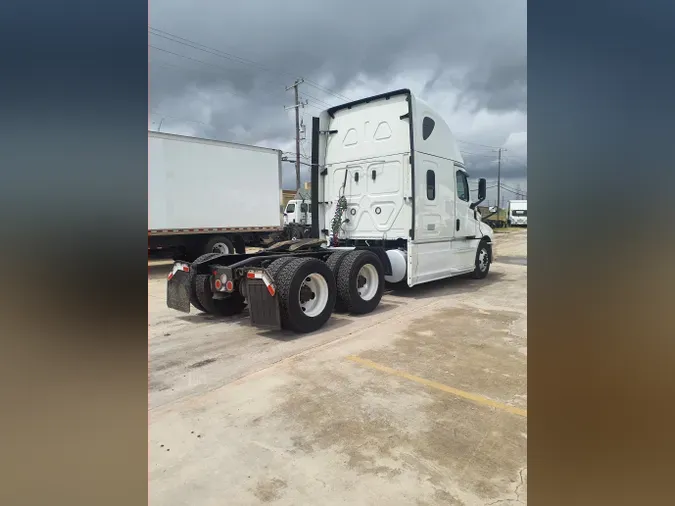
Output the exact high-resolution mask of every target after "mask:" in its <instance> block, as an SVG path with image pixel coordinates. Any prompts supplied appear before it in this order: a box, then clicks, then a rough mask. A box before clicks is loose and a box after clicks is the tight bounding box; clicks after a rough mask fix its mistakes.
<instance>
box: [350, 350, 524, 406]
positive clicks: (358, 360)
mask: <svg viewBox="0 0 675 506" xmlns="http://www.w3.org/2000/svg"><path fill="white" fill-rule="evenodd" d="M347 360H351V361H352V362H356V363H357V364H361V365H364V366H366V367H370V368H371V369H376V370H378V371H382V372H386V373H389V374H393V375H394V376H398V377H400V378H405V379H408V380H410V381H414V382H415V383H420V384H421V385H426V386H428V387H431V388H435V389H436V390H441V391H443V392H447V393H449V394H453V395H456V396H458V397H462V398H464V399H468V400H470V401H473V402H475V403H477V404H482V405H483V406H490V407H492V408H497V409H501V410H502V411H506V412H508V413H512V414H514V415H519V416H524V417H525V418H527V410H526V409H520V408H515V407H513V406H509V405H508V404H502V403H501V402H497V401H493V400H492V399H488V398H487V397H483V396H482V395H477V394H472V393H471V392H465V391H463V390H459V389H457V388H453V387H450V386H448V385H444V384H443V383H437V382H435V381H431V380H428V379H424V378H420V377H419V376H413V375H412V374H408V373H407V372H403V371H399V370H397V369H392V368H391V367H387V366H386V365H381V364H378V363H377V362H373V361H372V360H368V359H367V358H361V357H357V356H355V355H350V356H348V357H347Z"/></svg>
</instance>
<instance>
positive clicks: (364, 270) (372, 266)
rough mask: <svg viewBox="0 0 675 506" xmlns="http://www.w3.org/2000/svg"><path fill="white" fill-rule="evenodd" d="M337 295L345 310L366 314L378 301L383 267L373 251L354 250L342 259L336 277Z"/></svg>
mask: <svg viewBox="0 0 675 506" xmlns="http://www.w3.org/2000/svg"><path fill="white" fill-rule="evenodd" d="M337 288H338V297H339V298H340V300H341V302H342V304H344V305H345V307H346V308H347V311H349V312H350V313H354V314H366V313H370V312H371V311H373V310H374V309H375V308H376V307H377V305H378V304H379V303H380V299H381V298H382V291H383V290H384V269H383V267H382V262H381V261H380V259H379V258H378V257H377V255H376V254H375V253H373V252H372V251H367V250H355V251H351V252H349V253H348V254H347V256H346V257H345V259H344V260H343V261H342V265H341V266H340V270H339V272H338V277H337Z"/></svg>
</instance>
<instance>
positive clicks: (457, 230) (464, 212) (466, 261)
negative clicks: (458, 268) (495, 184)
mask: <svg viewBox="0 0 675 506" xmlns="http://www.w3.org/2000/svg"><path fill="white" fill-rule="evenodd" d="M455 178H456V189H457V198H456V199H455V223H454V239H455V240H454V245H455V249H456V252H457V254H458V255H459V260H460V264H461V265H462V266H466V267H469V266H471V265H473V263H474V261H475V258H474V255H475V244H476V227H477V221H476V219H475V218H474V215H473V209H471V208H470V207H469V205H470V202H471V196H470V194H469V182H468V181H467V177H466V172H464V170H462V169H457V170H456V171H455Z"/></svg>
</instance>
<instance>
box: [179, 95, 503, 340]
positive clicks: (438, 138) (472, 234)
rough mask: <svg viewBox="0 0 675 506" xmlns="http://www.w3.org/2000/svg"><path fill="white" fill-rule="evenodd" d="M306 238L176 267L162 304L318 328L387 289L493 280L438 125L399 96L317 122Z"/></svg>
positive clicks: (481, 190)
mask: <svg viewBox="0 0 675 506" xmlns="http://www.w3.org/2000/svg"><path fill="white" fill-rule="evenodd" d="M311 174H312V181H311V188H312V190H311V191H312V194H311V199H310V203H311V215H312V221H311V226H312V237H311V238H307V239H300V240H297V241H287V242H284V243H279V244H276V245H274V246H272V247H269V248H267V249H265V250H263V251H261V252H259V253H256V254H250V255H236V258H235V256H233V255H219V256H217V257H206V258H203V259H199V260H197V261H195V262H193V263H191V264H188V263H185V262H177V263H175V264H174V266H173V268H172V270H171V273H170V275H169V281H168V286H167V305H168V306H169V307H170V308H173V309H177V310H179V311H183V312H189V311H190V306H193V307H195V308H196V309H198V310H200V311H205V312H207V313H211V314H218V315H222V316H225V315H231V314H235V313H239V312H241V311H242V310H243V309H244V307H245V306H246V305H248V307H249V315H250V318H251V322H252V323H253V324H254V325H259V326H268V327H277V328H278V327H281V328H286V329H289V330H293V331H296V332H311V331H314V330H317V329H318V328H320V327H321V326H322V325H323V324H324V323H325V322H326V321H327V320H328V318H329V317H330V315H331V313H332V312H333V311H334V310H335V311H346V312H350V313H352V314H365V313H369V312H371V311H373V310H374V309H375V308H376V307H377V306H378V304H379V302H380V299H381V297H382V293H383V290H384V285H385V282H388V283H390V284H391V286H393V287H401V288H403V287H411V286H414V285H418V284H421V283H427V282H430V281H434V280H437V279H443V278H448V277H452V276H459V275H462V274H469V275H472V276H473V277H474V278H477V279H482V278H485V277H486V276H487V275H488V272H489V270H490V264H491V262H492V258H493V252H492V236H493V232H492V229H491V228H490V227H489V226H487V225H486V224H485V223H483V222H482V220H481V216H480V214H479V213H478V212H477V206H478V204H480V203H481V202H482V201H483V200H484V199H485V192H486V181H485V179H484V178H481V179H479V181H478V199H477V200H476V201H473V202H472V201H471V196H470V193H469V185H468V174H467V171H466V169H465V166H464V163H463V160H462V155H461V154H460V152H459V149H458V148H457V144H456V142H455V140H454V137H453V135H452V133H451V132H450V129H449V127H448V125H447V124H446V123H445V121H444V120H443V118H442V117H441V116H440V115H439V114H438V113H436V112H435V111H434V110H433V109H431V108H430V107H429V106H428V105H427V104H425V103H424V102H422V101H421V100H419V99H418V98H417V97H415V96H414V95H413V94H412V93H411V92H410V90H407V89H403V90H397V91H392V92H389V93H385V94H382V95H377V96H374V97H368V98H364V99H361V100H357V101H354V102H350V103H347V104H343V105H339V106H335V107H331V108H330V109H327V110H326V111H323V112H322V113H321V114H320V116H319V117H315V118H313V121H312V163H311Z"/></svg>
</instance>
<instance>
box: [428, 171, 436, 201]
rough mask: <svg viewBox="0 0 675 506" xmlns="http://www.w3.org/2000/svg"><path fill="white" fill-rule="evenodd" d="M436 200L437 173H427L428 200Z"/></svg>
mask: <svg viewBox="0 0 675 506" xmlns="http://www.w3.org/2000/svg"><path fill="white" fill-rule="evenodd" d="M435 198H436V173H435V172H434V171H433V170H428V171H427V200H434V199H435Z"/></svg>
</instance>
